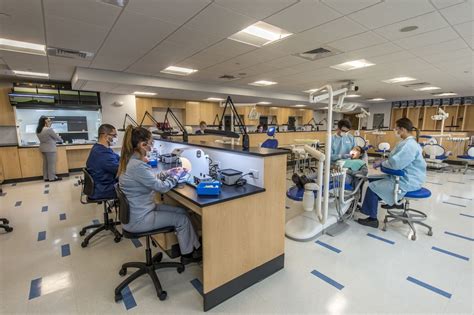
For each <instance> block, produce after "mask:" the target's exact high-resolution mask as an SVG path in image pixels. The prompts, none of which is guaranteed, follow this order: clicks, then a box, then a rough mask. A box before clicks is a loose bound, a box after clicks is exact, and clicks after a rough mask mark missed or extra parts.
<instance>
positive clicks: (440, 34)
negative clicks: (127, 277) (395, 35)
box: [395, 27, 459, 49]
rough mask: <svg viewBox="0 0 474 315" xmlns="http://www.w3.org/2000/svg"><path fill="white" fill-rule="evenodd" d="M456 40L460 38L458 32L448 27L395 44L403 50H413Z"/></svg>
mask: <svg viewBox="0 0 474 315" xmlns="http://www.w3.org/2000/svg"><path fill="white" fill-rule="evenodd" d="M456 38H459V36H458V34H456V32H455V31H454V30H453V29H452V28H451V27H446V28H442V29H439V30H436V31H432V32H428V33H424V34H420V35H416V36H413V37H407V38H402V39H399V40H396V41H395V43H396V44H397V45H400V46H401V47H403V48H406V49H412V48H416V47H423V46H428V45H433V44H436V43H441V42H444V41H449V40H453V39H456Z"/></svg>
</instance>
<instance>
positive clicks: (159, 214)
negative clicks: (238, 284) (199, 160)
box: [118, 126, 202, 264]
mask: <svg viewBox="0 0 474 315" xmlns="http://www.w3.org/2000/svg"><path fill="white" fill-rule="evenodd" d="M152 145H153V139H152V136H151V132H150V131H148V130H146V129H144V128H141V127H132V126H128V127H127V130H126V131H125V135H124V138H123V143H122V154H121V159H120V166H119V170H118V175H119V184H120V188H121V189H122V191H123V192H124V194H125V196H126V197H127V199H128V202H129V205H130V222H129V223H127V224H124V225H123V227H124V229H126V230H127V231H129V232H132V233H139V232H144V231H150V230H154V229H159V228H163V227H166V226H174V227H175V229H176V234H177V237H178V242H179V248H180V250H181V262H182V263H183V264H189V263H191V262H197V261H200V260H201V258H202V250H201V244H200V242H199V240H198V236H197V235H196V232H195V231H194V228H193V226H192V224H191V220H190V219H189V217H188V214H187V212H186V210H185V209H183V208H180V207H175V206H171V205H166V204H159V205H157V204H155V199H154V198H155V192H160V193H166V192H168V191H169V190H171V189H172V188H174V187H175V186H176V185H177V184H178V180H179V178H180V177H181V176H182V175H183V174H185V170H183V169H181V168H178V169H172V170H170V171H169V172H167V173H162V174H160V177H161V179H159V178H157V177H156V176H155V175H154V174H153V172H152V170H151V167H150V166H149V165H148V164H147V158H146V156H147V152H150V151H151V149H152Z"/></svg>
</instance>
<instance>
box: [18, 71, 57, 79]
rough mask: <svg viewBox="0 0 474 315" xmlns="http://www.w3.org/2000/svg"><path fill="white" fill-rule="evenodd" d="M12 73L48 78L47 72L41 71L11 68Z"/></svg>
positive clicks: (21, 75)
mask: <svg viewBox="0 0 474 315" xmlns="http://www.w3.org/2000/svg"><path fill="white" fill-rule="evenodd" d="M13 73H14V74H15V75H17V76H20V77H39V78H48V77H49V74H48V73H43V72H31V71H21V70H13Z"/></svg>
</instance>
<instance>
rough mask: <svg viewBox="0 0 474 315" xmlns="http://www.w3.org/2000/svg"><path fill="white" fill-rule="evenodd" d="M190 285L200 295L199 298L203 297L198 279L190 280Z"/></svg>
mask: <svg viewBox="0 0 474 315" xmlns="http://www.w3.org/2000/svg"><path fill="white" fill-rule="evenodd" d="M191 284H192V285H193V287H194V288H195V289H196V290H197V291H198V292H199V294H201V296H204V293H203V291H202V283H201V281H199V279H197V278H196V279H193V280H191Z"/></svg>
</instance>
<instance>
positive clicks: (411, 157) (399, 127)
mask: <svg viewBox="0 0 474 315" xmlns="http://www.w3.org/2000/svg"><path fill="white" fill-rule="evenodd" d="M413 129H415V128H414V127H413V123H412V122H411V121H410V120H409V119H408V118H401V119H399V120H397V121H396V123H395V135H397V137H400V138H401V139H402V141H400V142H399V143H398V144H397V145H396V146H395V148H394V149H393V151H392V152H391V153H390V155H389V157H388V159H387V160H385V161H383V162H378V163H376V164H374V167H375V168H377V167H379V166H380V164H382V165H383V166H384V167H387V168H390V169H393V170H403V171H405V176H403V177H401V178H400V190H401V193H400V194H399V196H400V198H402V197H403V196H404V195H405V194H406V193H407V192H409V191H415V190H418V189H421V187H422V184H423V183H424V182H425V178H426V162H425V159H424V158H423V153H422V150H421V147H420V145H419V144H418V141H417V139H415V137H414V136H413V132H412V130H413ZM417 136H418V130H417ZM394 189H395V179H394V178H393V176H387V177H384V178H382V179H380V180H376V181H373V182H371V183H370V184H369V187H368V188H367V192H366V194H365V197H364V202H363V203H362V208H361V212H362V213H364V214H366V215H368V218H366V219H359V220H357V222H359V223H360V224H362V225H367V226H370V227H373V228H378V226H379V221H378V219H377V210H378V209H377V208H378V203H379V200H383V201H384V202H385V203H386V204H387V206H382V207H384V208H386V209H392V208H396V207H398V206H397V205H395V202H397V201H398V200H394V198H393V191H394ZM402 207H403V206H402Z"/></svg>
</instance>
